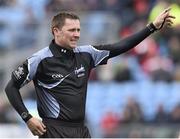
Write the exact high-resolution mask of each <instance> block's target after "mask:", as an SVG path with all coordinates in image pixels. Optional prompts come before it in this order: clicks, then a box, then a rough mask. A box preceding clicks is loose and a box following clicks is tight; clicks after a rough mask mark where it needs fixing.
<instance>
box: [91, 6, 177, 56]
mask: <svg viewBox="0 0 180 139" xmlns="http://www.w3.org/2000/svg"><path fill="white" fill-rule="evenodd" d="M169 11H170V8H167V9H165V10H164V11H163V12H162V13H161V14H159V15H158V16H157V17H156V19H155V20H154V21H153V22H152V23H150V24H148V25H147V26H146V27H145V28H143V29H142V30H141V31H139V32H137V33H135V34H132V35H130V36H129V37H127V38H124V39H122V40H120V41H119V42H117V43H114V44H108V45H99V46H94V47H95V48H96V49H99V50H108V51H110V55H109V58H111V57H115V56H117V55H120V54H122V53H124V52H127V51H128V50H130V49H132V48H134V47H135V46H136V45H138V44H139V43H140V42H142V41H143V40H144V39H145V38H146V37H148V36H149V35H150V34H152V33H153V32H154V31H158V30H160V29H162V28H163V27H165V26H171V25H172V24H173V21H172V19H174V18H175V17H174V16H172V15H170V13H169Z"/></svg>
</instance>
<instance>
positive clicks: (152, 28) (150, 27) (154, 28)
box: [147, 23, 158, 33]
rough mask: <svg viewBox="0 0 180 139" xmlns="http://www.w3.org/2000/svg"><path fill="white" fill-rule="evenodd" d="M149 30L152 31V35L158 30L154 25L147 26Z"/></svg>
mask: <svg viewBox="0 0 180 139" xmlns="http://www.w3.org/2000/svg"><path fill="white" fill-rule="evenodd" d="M147 28H148V29H149V31H150V32H151V33H153V32H155V31H157V30H158V29H157V28H156V26H155V25H154V24H153V23H149V24H147Z"/></svg>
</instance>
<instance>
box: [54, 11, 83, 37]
mask: <svg viewBox="0 0 180 139" xmlns="http://www.w3.org/2000/svg"><path fill="white" fill-rule="evenodd" d="M65 19H74V20H80V18H79V17H78V16H77V15H76V14H74V13H70V12H60V13H58V14H57V15H55V16H54V17H53V19H52V21H51V31H52V34H53V35H54V32H53V28H55V27H57V28H62V27H63V25H64V23H65Z"/></svg>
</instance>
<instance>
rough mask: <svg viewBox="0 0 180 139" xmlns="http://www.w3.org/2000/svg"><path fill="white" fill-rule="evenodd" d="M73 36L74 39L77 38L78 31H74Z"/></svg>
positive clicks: (78, 35)
mask: <svg viewBox="0 0 180 139" xmlns="http://www.w3.org/2000/svg"><path fill="white" fill-rule="evenodd" d="M73 36H74V37H76V38H79V37H80V31H78V30H76V31H74V33H73Z"/></svg>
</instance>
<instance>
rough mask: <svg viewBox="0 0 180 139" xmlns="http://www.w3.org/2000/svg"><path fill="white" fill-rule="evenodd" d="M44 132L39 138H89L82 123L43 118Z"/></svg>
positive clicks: (86, 129) (87, 131)
mask: <svg viewBox="0 0 180 139" xmlns="http://www.w3.org/2000/svg"><path fill="white" fill-rule="evenodd" d="M43 123H44V124H45V125H46V130H47V131H46V133H45V134H44V135H42V136H40V137H39V138H91V136H90V133H89V130H88V128H87V127H86V126H84V124H83V123H69V122H68V123H67V122H62V121H57V120H52V119H43Z"/></svg>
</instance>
